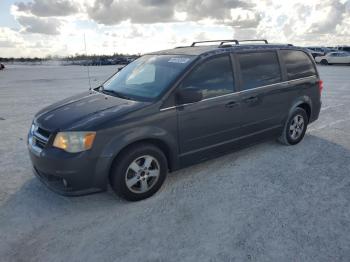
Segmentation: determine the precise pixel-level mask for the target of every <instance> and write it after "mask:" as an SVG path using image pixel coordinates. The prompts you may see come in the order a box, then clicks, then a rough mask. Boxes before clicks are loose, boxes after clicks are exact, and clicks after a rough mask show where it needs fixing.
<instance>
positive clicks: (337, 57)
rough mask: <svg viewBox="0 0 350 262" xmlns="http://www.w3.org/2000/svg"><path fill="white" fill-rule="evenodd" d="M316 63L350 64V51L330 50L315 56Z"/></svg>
mask: <svg viewBox="0 0 350 262" xmlns="http://www.w3.org/2000/svg"><path fill="white" fill-rule="evenodd" d="M315 61H316V63H321V64H322V65H331V64H350V53H347V52H331V53H328V54H326V55H324V56H318V57H316V58H315Z"/></svg>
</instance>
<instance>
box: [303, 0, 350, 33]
mask: <svg viewBox="0 0 350 262" xmlns="http://www.w3.org/2000/svg"><path fill="white" fill-rule="evenodd" d="M315 9H316V10H320V11H318V12H317V13H318V14H319V18H320V19H319V20H318V21H317V22H315V23H313V24H311V26H310V29H309V32H310V33H313V34H327V33H331V32H335V29H336V26H337V25H340V24H342V22H343V19H344V18H345V14H346V6H345V4H342V3H340V2H339V1H337V0H332V1H325V2H321V3H320V4H318V5H316V6H315ZM349 14H350V12H349V13H348V15H349Z"/></svg>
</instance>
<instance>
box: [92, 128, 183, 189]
mask: <svg viewBox="0 0 350 262" xmlns="http://www.w3.org/2000/svg"><path fill="white" fill-rule="evenodd" d="M150 139H151V140H157V141H159V142H161V143H163V144H164V145H166V146H167V148H168V149H169V152H168V153H169V155H168V157H169V161H170V162H171V163H170V164H171V166H172V167H173V168H172V169H173V170H175V169H177V166H178V160H177V155H178V144H177V140H176V137H175V136H174V135H172V134H170V133H169V132H167V131H166V130H164V129H162V128H159V127H155V126H144V127H134V128H131V129H127V130H125V131H122V132H120V133H118V134H117V135H115V136H114V137H113V138H112V139H110V141H108V142H107V143H106V145H105V146H104V148H103V149H102V152H101V154H100V158H99V161H98V162H97V165H96V174H97V176H96V179H98V180H100V183H107V182H108V176H109V171H110V169H111V167H112V164H113V161H114V159H115V157H116V156H117V155H118V154H119V153H120V152H121V151H122V150H123V149H124V148H126V147H127V146H128V145H131V144H133V143H136V142H140V141H144V140H150Z"/></svg>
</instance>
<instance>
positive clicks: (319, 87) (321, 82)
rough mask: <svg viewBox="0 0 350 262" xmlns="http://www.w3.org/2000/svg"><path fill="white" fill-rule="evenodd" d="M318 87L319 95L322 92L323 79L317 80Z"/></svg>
mask: <svg viewBox="0 0 350 262" xmlns="http://www.w3.org/2000/svg"><path fill="white" fill-rule="evenodd" d="M318 89H319V90H320V95H321V94H322V89H323V81H322V80H318Z"/></svg>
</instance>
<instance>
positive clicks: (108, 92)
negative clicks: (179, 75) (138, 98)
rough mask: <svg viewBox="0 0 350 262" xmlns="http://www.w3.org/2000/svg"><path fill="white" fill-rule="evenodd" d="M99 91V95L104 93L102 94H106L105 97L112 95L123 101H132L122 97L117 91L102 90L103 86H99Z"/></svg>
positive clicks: (124, 96)
mask: <svg viewBox="0 0 350 262" xmlns="http://www.w3.org/2000/svg"><path fill="white" fill-rule="evenodd" d="M100 90H101V93H104V94H107V95H112V96H116V97H119V98H123V99H127V100H134V99H132V98H130V97H128V96H126V95H123V94H121V93H119V92H117V91H114V90H108V89H104V88H103V86H100Z"/></svg>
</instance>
